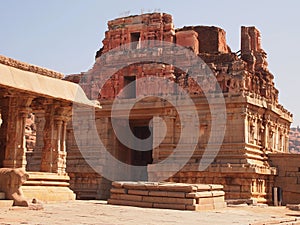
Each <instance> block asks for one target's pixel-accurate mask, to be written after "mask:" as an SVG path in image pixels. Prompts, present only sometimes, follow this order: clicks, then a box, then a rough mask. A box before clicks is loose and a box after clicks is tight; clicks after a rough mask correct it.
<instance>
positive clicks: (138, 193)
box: [128, 190, 150, 196]
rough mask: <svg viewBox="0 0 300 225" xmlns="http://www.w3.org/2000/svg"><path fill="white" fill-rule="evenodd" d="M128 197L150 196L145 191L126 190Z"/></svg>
mask: <svg viewBox="0 0 300 225" xmlns="http://www.w3.org/2000/svg"><path fill="white" fill-rule="evenodd" d="M128 194H129V195H146V196H147V195H150V194H149V191H145V190H128Z"/></svg>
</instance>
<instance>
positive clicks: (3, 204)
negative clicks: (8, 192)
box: [0, 191, 14, 208]
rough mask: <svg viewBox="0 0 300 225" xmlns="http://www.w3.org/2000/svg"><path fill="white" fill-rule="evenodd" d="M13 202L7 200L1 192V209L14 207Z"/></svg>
mask: <svg viewBox="0 0 300 225" xmlns="http://www.w3.org/2000/svg"><path fill="white" fill-rule="evenodd" d="M13 202H14V201H13V200H6V199H5V193H4V192H1V191H0V208H2V207H11V206H12V205H13Z"/></svg>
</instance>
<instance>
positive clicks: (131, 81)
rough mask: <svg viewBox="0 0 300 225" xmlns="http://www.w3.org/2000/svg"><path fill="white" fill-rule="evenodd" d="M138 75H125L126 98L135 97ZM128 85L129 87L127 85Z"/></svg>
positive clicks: (124, 94) (124, 93)
mask: <svg viewBox="0 0 300 225" xmlns="http://www.w3.org/2000/svg"><path fill="white" fill-rule="evenodd" d="M135 80H136V77H135V76H124V92H123V96H124V98H135V97H136V82H135ZM126 86H127V87H126Z"/></svg>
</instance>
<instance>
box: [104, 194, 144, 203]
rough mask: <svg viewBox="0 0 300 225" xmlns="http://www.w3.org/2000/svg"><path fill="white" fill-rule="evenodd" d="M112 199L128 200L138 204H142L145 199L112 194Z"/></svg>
mask: <svg viewBox="0 0 300 225" xmlns="http://www.w3.org/2000/svg"><path fill="white" fill-rule="evenodd" d="M110 198H111V199H121V200H128V201H137V202H141V201H142V199H143V197H142V196H139V195H127V194H112V195H111V196H110Z"/></svg>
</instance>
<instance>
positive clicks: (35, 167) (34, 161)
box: [27, 109, 45, 172]
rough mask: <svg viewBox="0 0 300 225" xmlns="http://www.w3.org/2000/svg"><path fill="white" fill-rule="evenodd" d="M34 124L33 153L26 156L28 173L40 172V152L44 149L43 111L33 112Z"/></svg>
mask: <svg viewBox="0 0 300 225" xmlns="http://www.w3.org/2000/svg"><path fill="white" fill-rule="evenodd" d="M33 113H34V117H35V119H34V122H35V124H36V142H35V147H34V149H33V152H30V153H28V155H27V161H28V163H27V170H28V171H37V172H38V171H40V164H41V158H42V151H43V148H44V140H43V133H44V126H45V110H42V109H39V110H34V112H33Z"/></svg>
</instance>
